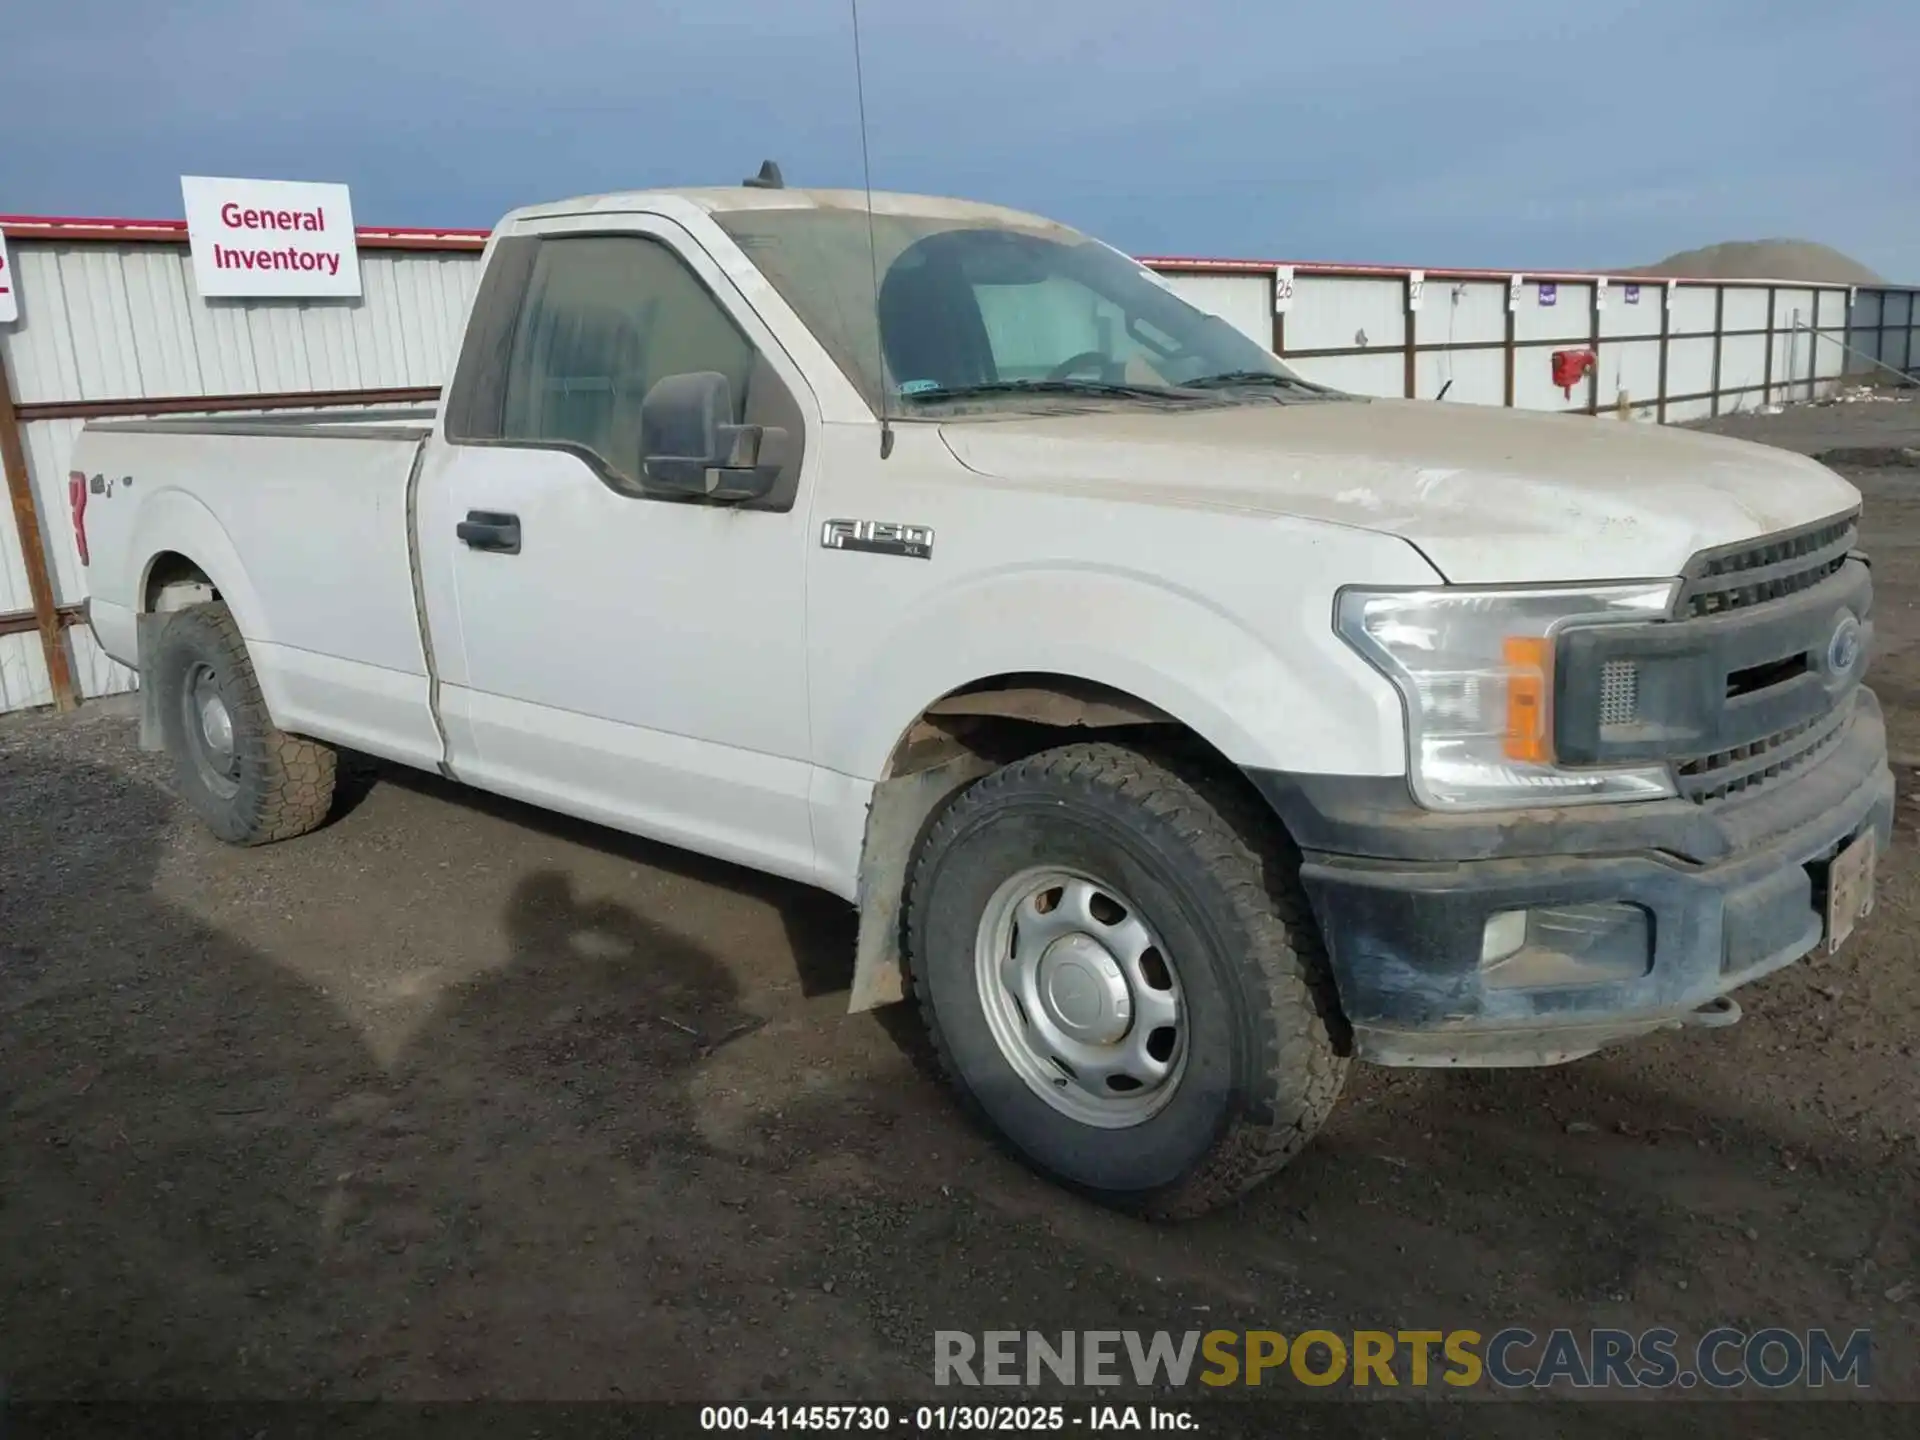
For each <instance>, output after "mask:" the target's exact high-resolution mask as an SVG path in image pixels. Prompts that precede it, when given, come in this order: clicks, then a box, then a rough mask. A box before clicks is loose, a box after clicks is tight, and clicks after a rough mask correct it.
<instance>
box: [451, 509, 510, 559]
mask: <svg viewBox="0 0 1920 1440" xmlns="http://www.w3.org/2000/svg"><path fill="white" fill-rule="evenodd" d="M453 533H454V534H456V535H458V536H459V537H460V538H461V539H462V540H464V541H465V542H466V544H467V548H468V549H469V550H494V551H497V552H499V553H500V554H502V555H518V554H519V553H520V517H519V516H518V515H504V514H502V513H501V512H500V511H498V510H469V511H468V512H467V518H466V519H464V520H462V521H461V522H460V523H459V524H458V525H456V526H454V527H453Z"/></svg>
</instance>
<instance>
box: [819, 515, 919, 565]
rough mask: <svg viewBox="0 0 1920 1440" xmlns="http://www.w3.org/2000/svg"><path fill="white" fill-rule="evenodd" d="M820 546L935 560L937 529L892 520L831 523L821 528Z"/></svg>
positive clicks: (830, 521) (839, 521)
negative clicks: (934, 542)
mask: <svg viewBox="0 0 1920 1440" xmlns="http://www.w3.org/2000/svg"><path fill="white" fill-rule="evenodd" d="M820 543H821V544H822V545H824V546H826V548H827V549H829V550H864V551H866V552H867V553H868V554H871V555H904V556H906V557H907V558H908V559H909V560H931V559H932V558H933V527H932V526H930V525H899V524H896V523H894V522H893V521H890V520H829V521H827V523H826V524H825V525H823V526H821V527H820Z"/></svg>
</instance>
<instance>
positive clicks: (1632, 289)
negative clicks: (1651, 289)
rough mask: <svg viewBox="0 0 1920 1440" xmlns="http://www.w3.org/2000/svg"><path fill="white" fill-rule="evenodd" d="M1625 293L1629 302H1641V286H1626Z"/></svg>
mask: <svg viewBox="0 0 1920 1440" xmlns="http://www.w3.org/2000/svg"><path fill="white" fill-rule="evenodd" d="M1625 295H1626V301H1627V304H1629V305H1638V304H1639V303H1640V287H1639V286H1638V285H1628V286H1626V287H1625Z"/></svg>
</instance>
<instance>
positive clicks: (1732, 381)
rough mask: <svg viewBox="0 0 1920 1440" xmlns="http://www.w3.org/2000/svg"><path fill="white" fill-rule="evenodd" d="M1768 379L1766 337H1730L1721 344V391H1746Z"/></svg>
mask: <svg viewBox="0 0 1920 1440" xmlns="http://www.w3.org/2000/svg"><path fill="white" fill-rule="evenodd" d="M1766 378H1767V337H1766V336H1764V335H1730V336H1728V337H1727V338H1726V339H1724V340H1722V341H1721V342H1720V389H1721V391H1722V392H1723V393H1724V392H1726V391H1729V390H1745V389H1746V388H1747V387H1749V386H1753V385H1758V384H1760V383H1761V382H1762V381H1763V380H1765V379H1766ZM1755 393H1756V394H1758V393H1759V392H1758V391H1756V392H1755ZM1722 408H1723V409H1724V408H1725V407H1724V406H1723V407H1722Z"/></svg>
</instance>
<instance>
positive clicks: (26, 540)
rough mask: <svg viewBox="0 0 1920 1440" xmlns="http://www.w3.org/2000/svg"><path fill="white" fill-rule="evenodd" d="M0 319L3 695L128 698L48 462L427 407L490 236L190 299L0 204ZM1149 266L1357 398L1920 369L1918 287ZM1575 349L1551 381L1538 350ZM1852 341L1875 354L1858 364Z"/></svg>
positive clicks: (112, 242)
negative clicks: (84, 447)
mask: <svg viewBox="0 0 1920 1440" xmlns="http://www.w3.org/2000/svg"><path fill="white" fill-rule="evenodd" d="M0 229H4V231H5V233H6V236H7V239H8V244H9V249H10V252H11V255H12V269H13V271H14V275H13V283H14V287H15V289H16V292H17V295H18V300H19V308H20V319H19V321H18V322H17V323H15V324H13V325H10V326H0V462H3V463H4V468H5V473H6V482H7V492H8V498H9V500H10V502H11V503H10V505H9V507H8V509H7V510H6V511H5V512H0V711H7V710H16V709H22V708H25V707H29V706H36V705H46V704H53V705H57V706H60V707H62V708H66V707H69V706H71V705H73V704H74V703H76V700H77V699H78V698H79V697H81V696H90V695H104V694H110V693H113V692H115V691H120V690H126V689H129V688H131V687H132V686H133V684H134V683H135V681H134V677H133V675H132V674H131V673H130V672H128V671H126V670H125V669H124V668H122V667H121V666H118V665H116V664H114V663H113V662H112V661H111V660H109V659H107V657H106V656H105V655H103V654H101V653H100V651H99V650H98V648H97V647H96V646H95V645H94V643H93V638H92V636H91V634H89V633H88V632H87V631H86V629H85V628H84V627H78V626H76V625H75V624H74V622H75V620H77V619H78V617H79V614H80V608H79V607H80V603H81V601H82V600H84V599H85V597H86V572H85V570H84V569H83V568H82V567H81V565H80V563H79V555H78V552H77V551H76V549H75V546H74V538H73V534H72V527H71V525H70V523H69V520H68V513H67V500H66V477H67V460H68V456H69V455H70V453H71V452H72V448H73V442H74V437H75V436H76V435H77V434H78V433H79V431H80V428H81V426H82V425H84V424H85V423H86V421H87V420H89V419H93V418H96V417H107V416H136V415H162V414H183V413H186V414H193V413H219V412H226V413H246V412H249V411H255V412H258V411H268V410H282V411H284V410H294V411H297V410H308V409H329V408H338V407H350V406H365V405H380V404H393V403H397V402H419V401H423V400H431V399H433V398H435V397H437V395H438V394H439V388H440V385H441V384H442V382H443V381H444V380H445V378H446V377H447V376H448V375H449V374H451V373H452V370H453V364H454V360H455V358H456V353H457V349H458V345H459V339H460V332H461V329H462V326H463V324H464V322H465V318H466V311H467V306H468V304H469V303H470V301H471V299H472V294H473V287H474V282H475V280H476V278H477V276H478V265H477V261H478V258H479V251H480V249H481V248H482V246H483V245H484V243H485V239H486V237H485V234H484V233H483V232H478V231H457V230H378V229H362V230H361V231H360V235H359V243H360V250H361V261H360V263H361V275H362V281H363V287H364V294H363V295H362V296H361V297H360V298H359V299H357V300H351V301H341V300H310V301H288V300H244V301H228V300H203V299H201V298H200V297H199V295H198V294H197V293H196V292H195V290H194V287H193V277H192V266H191V264H190V263H189V260H188V254H187V248H186V227H185V225H184V224H183V223H181V222H178V221H171V222H169V221H128V220H69V219H45V218H24V217H0ZM1147 263H1148V264H1149V265H1151V266H1152V267H1153V268H1154V269H1155V270H1156V271H1158V272H1159V273H1160V274H1162V275H1163V276H1164V277H1165V278H1166V280H1167V283H1168V284H1169V285H1170V286H1172V287H1173V288H1174V289H1175V290H1176V291H1178V292H1180V293H1182V294H1184V295H1185V296H1186V297H1187V298H1188V299H1190V300H1192V301H1193V302H1195V303H1196V304H1198V305H1200V306H1201V307H1202V308H1204V309H1207V310H1210V311H1212V312H1214V313H1215V314H1218V315H1220V316H1221V317H1223V318H1224V319H1226V320H1227V321H1229V322H1230V323H1232V324H1234V325H1235V326H1237V327H1238V328H1240V329H1241V330H1243V331H1244V332H1245V333H1246V334H1248V335H1250V336H1252V337H1253V338H1254V339H1255V340H1257V341H1258V342H1259V343H1260V344H1262V345H1265V346H1268V347H1270V348H1271V349H1273V350H1274V351H1276V352H1277V353H1279V354H1281V355H1283V356H1285V357H1286V358H1287V359H1288V361H1289V363H1291V364H1293V365H1295V366H1296V367H1297V368H1298V369H1299V370H1300V371H1301V372H1302V373H1304V374H1306V375H1308V376H1309V377H1311V378H1313V379H1317V380H1322V381H1325V382H1326V383H1328V384H1332V385H1337V386H1340V387H1341V388H1343V389H1348V390H1352V391H1356V392H1360V393H1364V394H1370V395H1379V396H1407V397H1414V398H1423V399H1444V400H1446V401H1448V402H1449V403H1454V402H1460V403H1470V404H1483V405H1508V406H1517V407H1519V408H1523V409H1539V410H1572V411H1576V412H1580V413H1586V414H1607V415H1614V414H1619V415H1623V416H1626V417H1628V418H1634V419H1645V420H1658V421H1681V420H1688V419H1693V418H1697V417H1704V416H1708V415H1714V414H1723V413H1727V412H1729V411H1731V410H1736V409H1746V408H1752V407H1756V406H1761V405H1766V404H1771V403H1780V402H1784V401H1791V400H1804V399H1809V398H1813V397H1815V396H1817V395H1819V394H1820V393H1822V392H1823V391H1826V390H1830V389H1832V388H1834V387H1835V386H1836V385H1838V384H1839V383H1840V382H1841V380H1842V379H1843V377H1844V376H1846V375H1848V374H1854V373H1858V372H1860V371H1862V370H1866V369H1871V368H1873V364H1872V361H1879V362H1882V363H1884V364H1885V365H1887V366H1891V367H1893V368H1895V369H1898V370H1902V371H1910V370H1911V369H1912V368H1913V367H1914V366H1915V365H1916V364H1920V306H1917V305H1916V304H1915V300H1914V296H1915V293H1916V292H1915V290H1913V289H1911V288H1905V287H1880V288H1874V289H1859V290H1850V289H1848V288H1847V287H1844V286H1816V285H1794V284H1785V283H1767V282H1764V281H1755V282H1746V281H1726V282H1714V281H1692V280H1680V281H1662V280H1655V279H1639V280H1623V279H1618V278H1615V279H1611V280H1609V279H1608V278H1607V277H1602V276H1595V275H1588V274H1571V273H1569V274H1558V275H1530V276H1524V277H1514V276H1511V275H1509V274H1507V273H1506V272H1494V271H1484V270H1472V271H1465V270H1427V271H1420V270H1408V269H1394V268H1385V267H1370V266H1351V265H1319V264H1296V265H1284V264H1277V263H1265V262H1251V261H1227V260H1192V259H1182V258H1176V257H1165V258H1157V259H1151V260H1149V261H1148V262H1147ZM1568 350H1580V351H1586V352H1589V353H1590V354H1591V355H1592V356H1593V363H1592V364H1591V366H1590V367H1589V368H1588V369H1587V370H1586V371H1585V373H1584V374H1583V375H1582V377H1581V380H1580V382H1579V384H1578V386H1576V388H1575V389H1574V391H1573V392H1572V393H1571V394H1569V393H1566V392H1564V391H1563V390H1562V389H1561V388H1560V387H1558V386H1556V385H1555V384H1554V383H1553V375H1552V357H1553V354H1554V352H1555V351H1568ZM1867 357H1871V360H1870V359H1868V358H1867Z"/></svg>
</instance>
